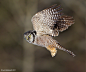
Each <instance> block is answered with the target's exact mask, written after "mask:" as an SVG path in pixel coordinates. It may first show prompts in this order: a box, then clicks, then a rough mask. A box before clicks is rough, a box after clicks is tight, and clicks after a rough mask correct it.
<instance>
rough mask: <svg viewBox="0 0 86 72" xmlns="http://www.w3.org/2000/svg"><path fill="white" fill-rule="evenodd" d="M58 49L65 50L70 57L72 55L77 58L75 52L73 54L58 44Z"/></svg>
mask: <svg viewBox="0 0 86 72" xmlns="http://www.w3.org/2000/svg"><path fill="white" fill-rule="evenodd" d="M56 48H57V49H59V50H63V51H65V52H67V53H69V54H70V55H72V56H73V57H74V56H76V55H75V54H74V53H73V52H71V51H70V50H67V49H65V48H64V47H63V46H61V45H60V44H59V43H57V44H56Z"/></svg>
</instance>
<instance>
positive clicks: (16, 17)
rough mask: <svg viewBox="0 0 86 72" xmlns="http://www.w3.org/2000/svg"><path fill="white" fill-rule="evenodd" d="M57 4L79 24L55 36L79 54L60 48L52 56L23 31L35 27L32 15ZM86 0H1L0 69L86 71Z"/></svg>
mask: <svg viewBox="0 0 86 72" xmlns="http://www.w3.org/2000/svg"><path fill="white" fill-rule="evenodd" d="M53 4H58V5H61V7H62V8H63V11H62V12H63V13H64V14H65V15H69V16H73V17H74V19H75V24H74V25H72V26H71V27H69V29H68V30H66V31H64V32H62V33H60V34H59V36H58V37H55V39H56V40H57V41H58V42H60V43H61V45H63V46H64V47H65V48H67V49H69V50H71V51H73V52H74V53H75V54H76V57H74V58H73V57H72V56H70V55H69V54H67V53H65V52H63V51H60V50H58V53H57V55H56V56H55V57H54V58H52V57H51V55H50V52H49V51H47V50H46V49H45V48H43V47H39V46H35V45H32V44H29V43H27V42H26V41H25V40H24V39H23V33H24V32H25V31H28V30H32V29H33V26H32V24H31V21H30V20H31V17H32V16H33V15H34V14H35V13H36V12H38V11H41V10H43V9H44V8H47V7H49V6H51V5H53ZM85 15H86V1H85V0H0V69H16V72H85V71H86V70H85V68H86V67H85V64H86V63H85V61H86V55H85V52H86V44H85V30H86V29H85V28H86V27H85V23H86V18H85Z"/></svg>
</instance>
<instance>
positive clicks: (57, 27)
mask: <svg viewBox="0 0 86 72" xmlns="http://www.w3.org/2000/svg"><path fill="white" fill-rule="evenodd" d="M61 11H62V8H60V5H59V6H57V5H56V4H55V5H52V6H51V7H49V8H46V9H44V10H42V11H40V12H38V13H36V14H35V15H34V16H33V17H32V20H31V21H32V23H33V27H34V30H36V31H37V32H45V33H46V34H49V35H52V34H51V33H52V32H53V31H56V32H57V34H56V35H54V36H58V34H59V31H61V32H62V31H64V30H66V29H67V28H68V27H69V26H71V25H72V24H74V20H73V17H71V16H66V15H63V13H61ZM50 31H52V32H50Z"/></svg>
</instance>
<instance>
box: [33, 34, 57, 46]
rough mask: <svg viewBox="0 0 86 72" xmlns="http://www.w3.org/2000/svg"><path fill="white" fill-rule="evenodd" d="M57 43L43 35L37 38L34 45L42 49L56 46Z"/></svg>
mask: <svg viewBox="0 0 86 72" xmlns="http://www.w3.org/2000/svg"><path fill="white" fill-rule="evenodd" d="M55 43H56V40H54V39H53V38H52V37H51V36H48V35H43V36H36V37H35V41H34V43H33V44H35V45H38V46H42V47H47V46H49V45H52V44H53V45H54V44H55Z"/></svg>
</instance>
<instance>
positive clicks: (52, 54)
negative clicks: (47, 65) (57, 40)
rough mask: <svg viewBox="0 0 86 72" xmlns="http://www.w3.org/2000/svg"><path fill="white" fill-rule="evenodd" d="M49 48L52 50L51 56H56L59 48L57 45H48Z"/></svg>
mask: <svg viewBox="0 0 86 72" xmlns="http://www.w3.org/2000/svg"><path fill="white" fill-rule="evenodd" d="M46 48H47V50H49V51H50V52H51V56H52V57H54V56H55V55H56V53H57V50H56V48H55V47H53V45H49V46H48V47H46Z"/></svg>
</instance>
